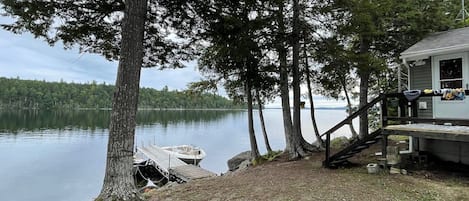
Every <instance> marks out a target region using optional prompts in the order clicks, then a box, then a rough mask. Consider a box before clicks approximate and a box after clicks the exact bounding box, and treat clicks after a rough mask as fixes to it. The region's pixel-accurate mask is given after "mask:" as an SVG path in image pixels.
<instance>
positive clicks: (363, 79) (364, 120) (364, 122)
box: [358, 36, 371, 138]
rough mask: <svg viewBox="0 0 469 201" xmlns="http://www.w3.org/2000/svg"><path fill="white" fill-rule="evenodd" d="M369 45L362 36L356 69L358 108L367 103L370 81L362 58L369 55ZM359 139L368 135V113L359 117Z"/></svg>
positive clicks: (367, 66)
mask: <svg viewBox="0 0 469 201" xmlns="http://www.w3.org/2000/svg"><path fill="white" fill-rule="evenodd" d="M369 48H370V43H369V41H368V40H367V39H366V38H364V36H360V56H362V58H361V59H360V62H359V63H358V64H359V68H360V69H358V76H359V77H360V103H359V106H360V108H361V107H363V106H365V105H366V104H367V103H368V87H369V79H370V74H371V72H370V68H369V64H368V62H366V61H364V57H365V55H366V54H367V53H369ZM359 135H360V138H363V137H365V135H368V112H366V113H363V114H362V115H360V132H359Z"/></svg>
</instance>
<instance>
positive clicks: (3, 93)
mask: <svg viewBox="0 0 469 201" xmlns="http://www.w3.org/2000/svg"><path fill="white" fill-rule="evenodd" d="M0 86H2V87H0V108H12V109H100V108H111V106H112V105H111V104H112V103H111V102H112V96H113V93H114V86H113V85H108V84H106V83H102V84H97V83H96V82H95V81H93V82H91V83H89V84H76V83H66V82H63V81H61V82H46V81H37V80H20V79H11V78H0ZM139 108H145V109H153V108H161V109H173V108H176V109H210V108H222V109H236V108H243V106H242V105H237V104H234V103H233V101H231V100H228V99H226V98H224V97H222V96H219V95H215V94H210V93H197V92H193V91H190V90H184V91H177V90H176V91H170V90H168V87H164V88H163V89H162V90H156V89H152V88H141V89H140V95H139Z"/></svg>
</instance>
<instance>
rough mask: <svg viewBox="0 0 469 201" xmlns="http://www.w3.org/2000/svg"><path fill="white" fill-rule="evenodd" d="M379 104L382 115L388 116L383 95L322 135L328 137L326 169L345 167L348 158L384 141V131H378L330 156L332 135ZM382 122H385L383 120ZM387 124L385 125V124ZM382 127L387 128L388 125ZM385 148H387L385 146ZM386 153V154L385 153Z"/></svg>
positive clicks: (324, 163)
mask: <svg viewBox="0 0 469 201" xmlns="http://www.w3.org/2000/svg"><path fill="white" fill-rule="evenodd" d="M377 103H381V108H382V110H381V114H382V116H384V117H386V116H387V109H383V108H386V95H384V94H381V95H380V96H378V97H377V98H375V99H373V100H372V101H370V102H369V103H368V104H366V105H365V106H363V107H361V108H360V109H358V111H356V112H354V113H353V114H351V115H350V116H349V117H347V118H346V119H344V120H342V121H341V122H339V123H338V124H337V125H335V126H334V127H332V128H331V129H329V130H328V131H326V132H325V133H324V134H322V135H321V137H323V136H326V157H325V160H324V161H323V165H324V167H327V168H337V167H339V166H341V165H345V164H347V163H349V162H348V160H347V159H348V158H350V157H352V156H354V155H355V154H357V153H360V152H361V151H362V150H364V149H367V148H369V147H370V146H371V145H372V144H375V143H377V142H378V141H379V140H380V139H383V136H382V135H381V134H382V129H381V128H380V129H378V130H376V131H374V132H373V133H370V134H368V135H366V136H365V137H364V138H363V139H360V140H358V141H355V142H353V143H352V144H351V145H349V146H347V147H346V148H344V149H342V150H340V151H339V152H337V153H335V154H334V155H332V156H331V154H330V149H331V148H330V144H331V134H332V133H333V132H335V131H337V130H338V129H339V128H341V127H342V126H344V125H346V124H350V123H352V120H353V119H354V118H356V117H358V116H359V115H361V114H367V113H368V109H370V108H371V107H373V106H374V105H376V104H377ZM382 122H385V121H383V120H382ZM384 124H385V123H384ZM384 124H383V125H382V126H386V125H384ZM383 143H384V144H387V140H386V139H384V142H383ZM384 147H385V146H384ZM383 153H385V152H383Z"/></svg>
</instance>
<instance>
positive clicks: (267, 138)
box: [256, 91, 272, 153]
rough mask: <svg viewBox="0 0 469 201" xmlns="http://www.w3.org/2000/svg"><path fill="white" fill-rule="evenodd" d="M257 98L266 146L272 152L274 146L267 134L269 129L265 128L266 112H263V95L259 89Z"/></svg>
mask: <svg viewBox="0 0 469 201" xmlns="http://www.w3.org/2000/svg"><path fill="white" fill-rule="evenodd" d="M256 99H257V104H258V107H259V120H260V121H261V128H262V135H263V136H264V142H265V148H266V149H267V152H268V153H270V152H272V148H271V147H270V143H269V137H268V136H267V130H266V129H265V121H264V114H263V113H262V101H261V96H260V95H259V91H256Z"/></svg>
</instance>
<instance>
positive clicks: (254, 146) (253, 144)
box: [246, 78, 260, 159]
mask: <svg viewBox="0 0 469 201" xmlns="http://www.w3.org/2000/svg"><path fill="white" fill-rule="evenodd" d="M250 82H251V81H250V79H249V78H248V80H247V81H246V95H247V101H248V129H249V141H250V142H251V158H252V159H257V158H259V156H260V154H259V149H258V148H257V141H256V135H255V133H254V121H253V120H254V118H253V114H252V110H253V106H252V90H251V84H250Z"/></svg>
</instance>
